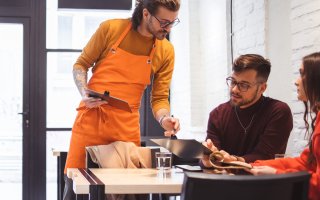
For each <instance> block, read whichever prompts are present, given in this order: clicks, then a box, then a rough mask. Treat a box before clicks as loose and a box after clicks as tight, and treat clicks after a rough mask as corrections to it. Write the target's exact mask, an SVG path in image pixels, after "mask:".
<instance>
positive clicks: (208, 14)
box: [170, 0, 229, 140]
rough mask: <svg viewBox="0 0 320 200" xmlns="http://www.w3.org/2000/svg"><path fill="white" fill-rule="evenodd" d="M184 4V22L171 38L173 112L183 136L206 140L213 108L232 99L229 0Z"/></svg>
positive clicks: (176, 28)
mask: <svg viewBox="0 0 320 200" xmlns="http://www.w3.org/2000/svg"><path fill="white" fill-rule="evenodd" d="M181 5H182V7H181V10H180V13H179V18H180V19H181V23H180V24H179V25H178V26H177V27H174V29H173V30H172V34H171V38H170V39H171V41H172V43H173V44H174V46H175V50H176V65H175V72H174V75H173V80H172V85H171V99H170V100H171V107H172V113H173V114H174V115H175V116H177V117H179V119H180V121H181V127H182V130H181V132H180V133H179V134H178V137H179V138H196V139H199V140H204V139H205V136H206V126H207V121H208V116H209V112H210V111H211V110H212V109H213V108H214V107H215V106H217V105H218V104H220V103H221V102H223V101H226V100H227V99H228V96H227V93H226V89H227V88H226V85H225V78H226V76H227V74H228V71H229V70H228V69H229V68H228V61H227V50H228V48H227V42H228V38H227V20H226V19H227V14H226V13H227V10H226V1H225V0H215V1H212V0H201V1H199V0H189V1H183V2H182V4H181Z"/></svg>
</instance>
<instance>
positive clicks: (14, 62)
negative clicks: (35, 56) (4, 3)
mask: <svg viewBox="0 0 320 200" xmlns="http://www.w3.org/2000/svg"><path fill="white" fill-rule="evenodd" d="M27 22H28V21H24V20H23V19H21V18H20V19H13V18H0V44H1V45H0V60H1V62H0V69H1V73H2V76H1V79H0V93H1V95H0V124H1V125H0V194H1V199H11V200H21V199H23V184H22V183H23V182H24V180H23V179H24V178H23V171H24V170H23V166H24V165H23V158H24V157H25V155H24V153H23V152H24V150H23V149H24V144H23V143H24V142H23V141H24V139H23V138H24V137H23V135H24V133H26V132H27V131H28V127H29V124H28V123H29V119H28V118H29V114H28V106H27V105H28V92H25V91H28V89H29V84H28V82H27V79H28V78H27V77H28V73H24V72H26V71H27V65H28V64H27V62H26V58H27V57H26V56H24V54H25V51H24V48H27V47H28V45H27V44H28V43H27V41H26V40H28V39H26V38H28V37H26V34H28V31H26V28H25V27H26V26H28V23H27Z"/></svg>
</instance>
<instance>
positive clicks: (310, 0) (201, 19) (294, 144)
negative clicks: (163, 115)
mask: <svg viewBox="0 0 320 200" xmlns="http://www.w3.org/2000/svg"><path fill="white" fill-rule="evenodd" d="M226 2H228V1H225V0H215V1H212V0H201V1H199V0H184V1H182V8H181V11H180V14H179V17H180V18H181V24H179V25H178V26H177V27H175V28H174V29H173V31H172V34H171V40H172V42H173V44H174V45H175V49H176V68H175V72H174V77H173V81H172V90H171V91H172V95H171V105H172V113H174V114H175V115H176V116H177V117H179V118H180V120H181V125H182V130H181V133H179V135H178V136H179V137H180V138H196V139H200V140H203V139H204V137H205V135H206V133H205V132H206V125H207V119H208V114H209V112H210V111H211V110H212V109H213V108H214V107H215V106H217V105H218V104H220V103H222V102H224V101H226V100H227V99H228V98H229V97H228V92H227V87H226V85H225V78H226V77H227V76H228V75H229V74H230V67H231V66H230V60H228V58H229V56H230V51H229V49H228V48H229V47H228V42H229V38H228V36H229V35H228V34H229V32H228V31H229V28H230V27H228V26H230V24H229V22H227V20H226V19H227V17H228V16H227V13H228V10H227V9H229V7H228V5H226ZM232 13H233V21H232V23H233V33H234V35H233V55H234V58H236V57H238V56H239V55H240V54H245V53H257V54H261V55H263V56H265V57H267V58H270V60H271V62H272V72H271V75H270V78H269V84H268V90H267V92H266V95H267V96H270V97H273V98H276V99H280V100H282V101H284V102H286V103H288V104H289V106H290V107H291V110H292V112H293V114H294V129H293V132H292V134H291V137H290V140H289V144H288V148H287V152H288V153H298V152H300V151H301V149H302V148H303V147H304V145H305V143H306V142H305V140H304V132H305V131H304V129H303V126H304V123H303V120H302V114H303V111H304V107H303V105H302V103H301V102H299V101H297V99H296V89H295V87H294V85H293V83H294V81H295V79H296V78H297V76H298V73H297V71H298V70H297V69H298V66H299V65H300V61H301V58H302V57H303V56H304V55H306V54H309V53H311V52H314V51H319V49H320V48H319V47H320V21H319V20H318V19H320V0H281V1H279V0H233V6H232ZM228 53H229V55H228Z"/></svg>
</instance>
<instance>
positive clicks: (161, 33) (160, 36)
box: [147, 20, 168, 40]
mask: <svg viewBox="0 0 320 200" xmlns="http://www.w3.org/2000/svg"><path fill="white" fill-rule="evenodd" d="M147 31H148V32H149V33H151V34H152V35H153V37H155V38H157V39H158V40H163V39H164V38H166V36H167V34H168V31H166V30H165V29H160V30H155V28H154V27H153V26H152V23H151V20H149V21H148V23H147Z"/></svg>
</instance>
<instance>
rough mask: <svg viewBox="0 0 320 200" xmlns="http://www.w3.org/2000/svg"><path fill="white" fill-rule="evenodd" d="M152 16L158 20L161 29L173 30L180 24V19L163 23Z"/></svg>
mask: <svg viewBox="0 0 320 200" xmlns="http://www.w3.org/2000/svg"><path fill="white" fill-rule="evenodd" d="M152 16H153V17H154V18H156V20H158V22H159V24H160V27H161V28H172V27H174V26H176V25H177V24H179V22H180V20H179V18H177V19H175V20H173V21H172V22H170V21H161V20H159V19H158V18H157V17H156V16H154V15H152Z"/></svg>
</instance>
